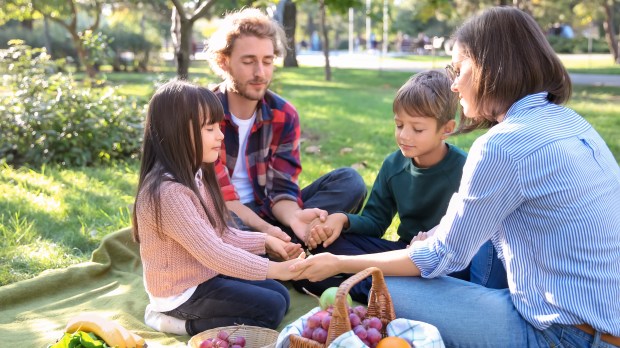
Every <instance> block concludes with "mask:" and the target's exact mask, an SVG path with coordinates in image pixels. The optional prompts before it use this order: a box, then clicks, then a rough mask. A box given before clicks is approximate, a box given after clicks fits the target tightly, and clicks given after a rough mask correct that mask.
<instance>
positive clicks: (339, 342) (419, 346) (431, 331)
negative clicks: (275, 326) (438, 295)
mask: <svg viewBox="0 0 620 348" xmlns="http://www.w3.org/2000/svg"><path fill="white" fill-rule="evenodd" d="M318 311H320V308H319V307H316V308H313V309H312V310H311V311H310V312H308V313H306V314H305V315H303V316H302V317H301V318H299V319H297V320H295V321H294V322H292V323H290V324H289V325H287V326H286V327H285V328H284V329H283V330H282V331H281V332H280V335H279V336H278V340H277V341H276V348H289V346H290V344H291V343H290V338H289V336H290V335H300V336H301V332H302V331H303V327H304V326H305V324H306V321H307V320H308V318H309V317H310V316H312V315H313V314H314V313H316V312H318ZM387 334H388V336H397V337H401V338H404V339H405V340H407V341H408V342H412V343H413V344H414V345H415V347H416V348H445V346H444V343H443V340H442V339H441V335H440V334H439V330H437V328H436V327H434V326H433V325H431V324H427V323H423V322H421V321H415V320H408V319H402V318H399V319H395V320H392V321H391V322H390V323H389V324H388V325H387ZM329 348H368V346H367V345H365V344H364V342H362V340H360V339H359V337H357V336H356V335H355V333H354V332H353V330H351V331H347V332H345V333H343V334H342V335H340V336H338V337H337V338H336V339H335V340H334V341H333V342H332V343H331V344H330V345H329Z"/></svg>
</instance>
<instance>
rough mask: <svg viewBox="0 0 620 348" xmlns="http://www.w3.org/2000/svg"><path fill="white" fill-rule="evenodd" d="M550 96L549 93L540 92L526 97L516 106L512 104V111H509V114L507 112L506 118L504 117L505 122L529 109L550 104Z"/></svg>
mask: <svg viewBox="0 0 620 348" xmlns="http://www.w3.org/2000/svg"><path fill="white" fill-rule="evenodd" d="M548 95H549V93H548V92H540V93H534V94H530V95H526V96H525V97H523V98H521V99H519V100H517V101H516V102H515V103H514V104H512V106H511V107H510V109H508V112H506V117H504V120H506V119H507V118H509V117H510V116H512V115H516V114H519V113H521V112H522V111H525V110H527V109H531V108H534V107H540V106H543V105H546V104H549V99H547V96H548Z"/></svg>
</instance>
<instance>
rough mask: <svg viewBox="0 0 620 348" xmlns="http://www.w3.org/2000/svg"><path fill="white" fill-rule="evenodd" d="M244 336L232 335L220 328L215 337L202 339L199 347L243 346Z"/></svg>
mask: <svg viewBox="0 0 620 348" xmlns="http://www.w3.org/2000/svg"><path fill="white" fill-rule="evenodd" d="M244 347H245V337H243V336H236V337H232V336H231V335H229V334H228V332H226V331H225V330H220V331H219V332H218V333H217V337H215V338H207V339H206V340H204V341H202V343H201V344H200V348H244Z"/></svg>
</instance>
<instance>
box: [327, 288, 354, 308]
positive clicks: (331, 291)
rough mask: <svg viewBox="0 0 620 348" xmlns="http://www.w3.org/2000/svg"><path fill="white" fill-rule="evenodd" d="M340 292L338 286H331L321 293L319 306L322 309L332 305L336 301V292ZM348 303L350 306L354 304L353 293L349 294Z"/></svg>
mask: <svg viewBox="0 0 620 348" xmlns="http://www.w3.org/2000/svg"><path fill="white" fill-rule="evenodd" d="M337 292H338V288H337V287H335V286H333V287H331V288H327V289H326V290H325V291H323V293H322V294H321V298H319V306H321V309H323V310H325V309H327V307H329V306H331V305H333V304H334V302H336V293H337ZM347 304H348V305H349V307H351V306H353V299H351V295H349V294H347Z"/></svg>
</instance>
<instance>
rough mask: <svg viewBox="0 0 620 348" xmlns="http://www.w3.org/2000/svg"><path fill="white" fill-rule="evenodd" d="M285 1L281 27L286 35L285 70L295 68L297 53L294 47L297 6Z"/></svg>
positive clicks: (297, 65) (287, 0) (289, 0)
mask: <svg viewBox="0 0 620 348" xmlns="http://www.w3.org/2000/svg"><path fill="white" fill-rule="evenodd" d="M283 1H286V2H285V4H284V11H283V13H282V26H283V27H284V32H285V33H286V44H287V46H288V47H287V48H286V56H285V57H284V66H285V67H287V68H297V67H299V64H298V63H297V51H296V47H295V27H297V5H295V3H294V2H293V1H291V0H283Z"/></svg>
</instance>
